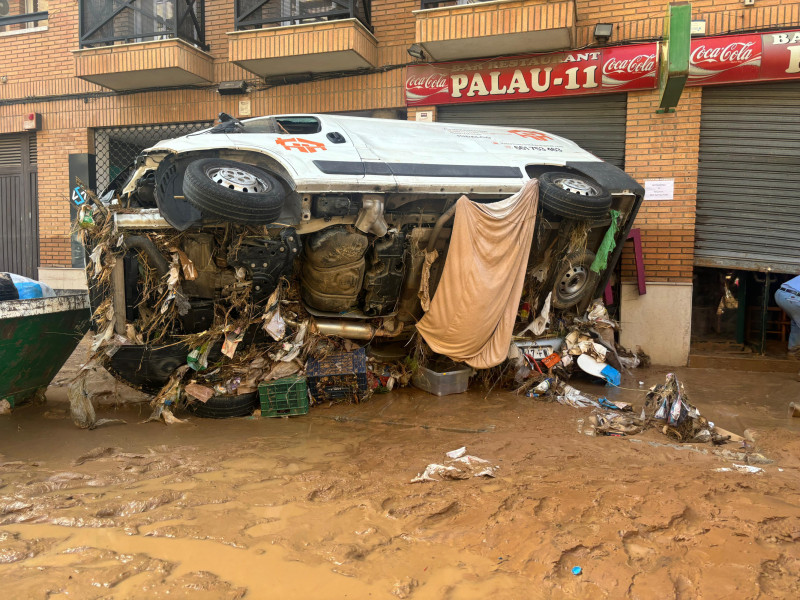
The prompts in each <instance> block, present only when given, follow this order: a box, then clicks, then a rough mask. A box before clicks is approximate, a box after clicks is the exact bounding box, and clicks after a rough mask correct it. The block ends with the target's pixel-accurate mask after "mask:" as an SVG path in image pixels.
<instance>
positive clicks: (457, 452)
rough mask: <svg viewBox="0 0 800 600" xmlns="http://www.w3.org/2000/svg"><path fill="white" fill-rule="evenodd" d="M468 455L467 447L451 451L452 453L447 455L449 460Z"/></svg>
mask: <svg viewBox="0 0 800 600" xmlns="http://www.w3.org/2000/svg"><path fill="white" fill-rule="evenodd" d="M466 453H467V447H466V446H461V448H458V449H456V450H451V451H450V452H446V453H445V454H446V455H447V457H448V458H461V457H462V456H464V455H465V454H466Z"/></svg>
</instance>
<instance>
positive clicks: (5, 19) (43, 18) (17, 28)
mask: <svg viewBox="0 0 800 600" xmlns="http://www.w3.org/2000/svg"><path fill="white" fill-rule="evenodd" d="M47 2H48V0H0V33H14V32H25V31H27V30H30V29H39V28H43V27H46V26H47Z"/></svg>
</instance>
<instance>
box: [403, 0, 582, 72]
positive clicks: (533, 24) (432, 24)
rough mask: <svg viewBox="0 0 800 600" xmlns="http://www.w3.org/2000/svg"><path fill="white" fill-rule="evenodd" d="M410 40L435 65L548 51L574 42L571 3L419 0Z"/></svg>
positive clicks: (572, 0)
mask: <svg viewBox="0 0 800 600" xmlns="http://www.w3.org/2000/svg"><path fill="white" fill-rule="evenodd" d="M414 14H415V15H416V17H417V37H416V42H417V44H420V45H421V46H422V47H423V48H424V50H425V53H426V54H427V55H428V56H429V57H430V58H431V60H435V61H446V60H459V59H466V58H477V57H483V56H503V55H511V54H529V53H533V52H550V51H552V50H561V49H564V48H570V47H571V46H572V45H573V42H574V40H575V21H576V15H575V1H574V0H568V1H564V2H550V1H548V0H494V1H479V0H450V1H444V2H443V1H435V0H420V10H418V11H414Z"/></svg>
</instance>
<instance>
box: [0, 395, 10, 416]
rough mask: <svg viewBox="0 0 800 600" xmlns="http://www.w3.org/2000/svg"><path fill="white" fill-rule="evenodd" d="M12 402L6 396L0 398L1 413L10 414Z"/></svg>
mask: <svg viewBox="0 0 800 600" xmlns="http://www.w3.org/2000/svg"><path fill="white" fill-rule="evenodd" d="M10 414H11V404H10V403H9V402H8V400H6V399H5V398H4V399H2V400H0V415H10Z"/></svg>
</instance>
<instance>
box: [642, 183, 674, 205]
mask: <svg viewBox="0 0 800 600" xmlns="http://www.w3.org/2000/svg"><path fill="white" fill-rule="evenodd" d="M644 199H645V200H674V199H675V180H674V179H645V180H644Z"/></svg>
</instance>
